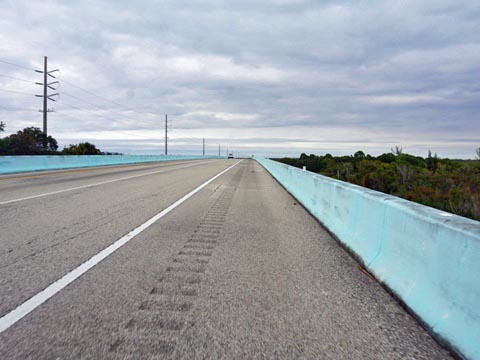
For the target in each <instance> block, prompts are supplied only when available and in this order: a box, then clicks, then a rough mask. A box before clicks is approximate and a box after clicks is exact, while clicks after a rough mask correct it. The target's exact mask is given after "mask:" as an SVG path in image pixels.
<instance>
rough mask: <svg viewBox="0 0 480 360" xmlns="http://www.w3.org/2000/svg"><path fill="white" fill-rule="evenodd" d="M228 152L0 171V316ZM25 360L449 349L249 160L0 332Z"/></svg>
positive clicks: (0, 349) (378, 354)
mask: <svg viewBox="0 0 480 360" xmlns="http://www.w3.org/2000/svg"><path fill="white" fill-rule="evenodd" d="M235 161H236V160H228V161H227V160H215V161H205V162H202V164H200V163H199V162H175V163H171V164H150V165H141V166H126V167H111V168H102V169H90V170H83V171H78V172H76V171H73V172H59V173H50V174H45V175H40V176H38V175H37V174H34V175H33V176H31V175H30V176H16V177H12V176H10V177H9V178H0V208H1V213H2V220H1V233H0V250H1V251H0V261H1V266H0V279H1V280H0V300H1V301H0V316H3V315H5V314H8V313H9V312H11V311H12V310H13V309H15V308H16V307H17V306H19V305H20V304H21V303H23V302H25V301H26V300H27V299H29V298H31V297H32V296H35V294H37V293H38V292H39V291H41V290H42V289H44V288H45V287H47V286H48V285H50V284H51V283H52V282H54V281H55V280H56V279H58V278H60V277H62V276H63V275H64V274H66V273H68V272H70V271H71V270H73V269H75V268H76V267H77V266H78V265H80V264H81V263H82V262H84V261H86V260H88V259H89V258H90V257H92V256H93V255H95V254H96V253H98V252H99V251H101V250H102V249H104V248H105V247H107V246H108V245H110V244H111V243H113V242H115V241H116V240H118V239H119V238H121V237H122V236H124V235H125V234H126V233H128V232H129V231H130V230H132V229H133V228H135V227H137V226H138V225H140V224H142V223H144V222H145V221H146V220H147V219H149V218H151V217H152V216H154V215H155V214H157V213H158V212H160V211H161V210H162V209H165V208H166V207H168V206H169V205H170V204H172V203H173V202H174V201H176V200H178V199H179V198H181V197H182V196H183V195H185V194H186V193H188V192H190V191H191V190H193V189H195V188H196V187H197V186H199V185H200V184H202V183H204V182H205V181H207V180H208V179H210V178H212V177H213V176H214V175H216V174H218V173H219V172H220V171H222V170H224V169H226V168H228V167H229V166H231V165H232V164H234V163H235ZM136 175H142V176H136ZM119 179H121V180H119ZM87 185H88V187H86V186H87ZM59 191H61V192H59ZM45 194H47V195H45ZM39 195H41V196H39ZM26 197H30V198H29V199H24V200H22V199H23V198H26ZM17 200H18V201H17ZM7 201H8V202H7ZM28 357H30V358H37V359H38V358H57V357H59V358H79V357H84V358H107V359H108V358H112V359H113V358H142V359H143V358H228V359H231V358H265V357H266V358H323V359H328V358H331V359H342V358H343V359H352V358H369V359H385V358H389V359H405V358H415V359H432V358H436V359H438V358H449V357H450V355H449V354H448V353H447V352H446V351H445V350H444V349H442V348H441V347H440V346H439V345H438V344H437V343H436V342H435V341H434V340H433V339H432V338H431V337H430V335H429V334H428V333H427V332H426V331H424V330H423V328H422V327H421V326H420V325H419V324H418V323H417V322H416V321H415V320H414V319H413V318H412V317H411V316H410V315H408V314H407V313H406V312H405V311H404V310H403V309H402V308H401V307H400V306H399V305H398V304H397V302H396V301H395V299H393V298H392V297H391V296H390V295H389V294H388V293H387V292H385V291H384V289H383V288H382V287H381V286H380V285H379V284H378V283H377V282H375V281H374V280H372V279H371V278H370V277H369V276H367V275H366V274H365V273H363V272H362V271H360V269H359V267H358V265H357V263H356V262H355V261H354V260H353V259H352V258H351V257H350V256H349V255H348V254H347V253H346V252H345V251H344V250H343V249H342V248H341V247H340V246H339V245H338V244H337V243H336V242H335V240H333V239H332V238H331V237H330V236H329V234H328V233H327V232H326V231H325V230H324V229H323V228H322V227H321V226H320V225H319V224H318V223H317V222H316V221H315V220H314V219H313V218H312V217H311V216H310V215H309V214H308V213H307V212H306V211H305V209H303V208H302V207H301V206H299V205H298V204H296V203H295V200H294V199H293V198H292V197H291V196H290V195H289V194H288V193H287V192H286V191H285V190H284V189H283V188H282V187H281V186H280V185H278V184H277V183H276V182H275V180H273V178H272V177H271V176H270V175H269V174H268V173H267V172H266V171H265V170H264V169H263V168H262V167H261V166H260V165H258V164H257V163H256V162H254V161H250V160H244V161H242V162H241V163H239V164H238V165H237V166H235V167H234V168H232V169H231V170H229V171H228V172H226V173H225V174H223V175H222V176H220V177H219V178H217V179H216V180H214V181H213V182H211V183H209V184H208V185H207V186H206V187H204V188H203V189H201V190H200V191H199V192H197V193H196V194H195V195H193V196H192V197H191V198H189V199H188V200H186V201H185V202H183V203H182V204H180V205H179V206H178V207H177V208H175V209H174V210H172V211H171V212H170V213H168V214H167V215H165V216H164V217H162V218H161V219H160V220H158V221H157V222H155V223H154V224H153V225H151V226H150V227H148V228H147V229H145V230H144V231H143V232H141V233H140V234H138V235H137V236H136V237H135V238H133V239H132V240H131V241H129V242H128V243H126V244H125V245H124V246H123V247H121V248H120V249H118V250H117V251H116V252H114V253H113V254H111V255H110V256H108V257H107V258H106V259H105V260H103V261H102V262H100V263H99V264H98V265H96V266H94V267H93V268H92V269H91V270H89V271H88V272H86V273H85V274H84V275H82V276H81V277H79V278H78V279H77V280H75V281H74V282H72V283H71V284H70V285H68V286H67V287H65V288H64V289H63V290H60V291H59V292H58V293H56V294H55V295H54V296H52V297H51V298H50V299H49V300H47V301H46V302H45V303H43V304H41V305H40V306H38V307H37V308H35V309H34V310H33V311H32V312H31V313H30V314H28V315H27V316H25V317H24V318H22V319H20V320H19V321H18V322H16V323H15V324H14V325H13V326H11V327H10V328H8V329H7V330H5V331H4V332H3V333H1V334H0V358H2V359H7V358H8V359H15V358H19V359H20V358H28Z"/></svg>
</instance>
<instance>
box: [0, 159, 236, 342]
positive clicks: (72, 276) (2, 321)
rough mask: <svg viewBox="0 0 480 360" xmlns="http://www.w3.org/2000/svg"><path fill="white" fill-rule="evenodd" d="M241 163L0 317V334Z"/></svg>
mask: <svg viewBox="0 0 480 360" xmlns="http://www.w3.org/2000/svg"><path fill="white" fill-rule="evenodd" d="M241 161H242V160H240V161H238V162H236V163H235V164H233V165H232V166H230V167H229V168H227V169H225V170H223V171H222V172H220V173H219V174H217V175H215V176H214V177H212V178H211V179H210V180H207V181H206V182H204V183H203V184H202V185H200V186H199V187H197V188H196V189H195V190H193V191H191V192H189V193H188V194H187V195H185V196H184V197H182V198H181V199H179V200H177V201H175V202H174V203H173V204H172V205H170V206H169V207H167V208H166V209H164V210H162V211H161V212H159V213H158V214H157V215H155V216H154V217H152V218H150V219H149V220H147V221H146V222H145V223H143V224H142V225H140V226H139V227H137V228H136V229H134V230H132V231H130V232H129V233H128V234H127V235H125V236H124V237H122V238H121V239H119V240H117V241H115V242H114V243H113V244H111V245H110V246H108V247H107V248H105V249H103V250H102V251H100V252H99V253H98V254H97V255H94V256H93V257H91V258H90V259H89V260H87V261H85V262H84V263H83V264H81V265H80V266H79V267H77V268H76V269H74V270H72V271H71V272H69V273H68V274H66V275H64V276H63V277H62V278H61V279H59V280H57V281H55V282H54V283H53V284H51V285H49V286H48V287H47V288H45V289H44V290H42V291H41V292H39V293H38V294H36V295H34V296H33V297H31V298H30V299H28V300H27V301H25V302H24V303H23V304H21V305H20V306H18V307H17V308H16V309H14V310H12V311H11V312H9V313H8V314H6V315H4V316H3V317H1V318H0V334H1V333H2V332H4V331H5V330H7V329H8V328H9V327H10V326H12V325H13V324H15V323H16V322H17V321H19V320H20V319H22V318H23V317H24V316H25V315H27V314H29V313H30V312H32V311H33V310H35V309H36V308H37V307H38V306H40V305H41V304H43V303H44V302H45V301H47V300H48V299H50V298H51V297H52V296H53V295H55V294H56V293H58V292H59V291H60V290H62V289H63V288H64V287H66V286H67V285H68V284H70V283H71V282H73V281H74V280H76V279H78V278H79V277H80V276H82V275H83V274H85V273H86V272H87V271H88V270H90V269H91V268H92V267H94V266H95V265H97V264H98V263H99V262H100V261H102V260H103V259H105V258H106V257H107V256H109V255H110V254H113V253H114V252H115V251H116V250H118V249H119V248H120V247H122V246H123V245H125V244H126V243H127V242H129V241H130V240H132V239H133V238H134V237H135V236H137V235H138V234H140V233H141V232H142V231H143V230H145V229H147V228H148V227H149V226H151V225H152V224H153V223H155V222H156V221H157V220H159V219H161V218H162V217H164V216H165V215H167V214H168V213H169V212H170V211H172V210H173V209H175V208H176V207H177V206H178V205H180V204H181V203H183V202H184V201H186V200H188V199H189V198H191V197H192V196H193V195H195V194H196V193H197V192H199V191H200V190H201V189H203V188H204V187H205V186H207V185H208V184H210V183H211V182H212V181H214V180H215V179H217V178H218V177H219V176H222V175H223V174H225V173H226V172H227V171H229V170H230V169H231V168H233V167H234V166H236V165H238V164H239V163H240V162H241Z"/></svg>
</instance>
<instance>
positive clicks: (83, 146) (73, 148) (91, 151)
mask: <svg viewBox="0 0 480 360" xmlns="http://www.w3.org/2000/svg"><path fill="white" fill-rule="evenodd" d="M62 153H63V154H66V155H100V154H101V151H100V150H99V149H97V148H96V146H95V145H93V144H91V143H89V142H84V143H79V144H70V145H69V146H68V147H65V148H64V149H63V151H62Z"/></svg>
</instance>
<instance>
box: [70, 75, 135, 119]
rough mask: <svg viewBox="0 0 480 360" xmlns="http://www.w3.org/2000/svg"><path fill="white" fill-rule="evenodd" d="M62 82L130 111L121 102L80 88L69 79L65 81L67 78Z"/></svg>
mask: <svg viewBox="0 0 480 360" xmlns="http://www.w3.org/2000/svg"><path fill="white" fill-rule="evenodd" d="M62 82H64V83H65V84H68V85H70V86H73V87H75V88H77V89H79V90H82V91H85V92H86V93H88V94H90V95H93V96H96V97H98V98H99V99H102V100H104V101H108V102H109V103H112V104H114V105H117V106H120V107H121V108H124V109H126V110H129V111H131V110H130V109H128V108H126V107H124V106H123V105H122V104H119V103H117V102H115V101H113V100H109V99H107V98H105V97H103V96H100V95H97V94H95V93H94V92H92V91H90V90H86V89H83V88H81V87H80V86H78V85H75V84H72V83H71V82H69V81H67V80H64V79H62Z"/></svg>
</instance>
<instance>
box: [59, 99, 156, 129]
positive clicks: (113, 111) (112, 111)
mask: <svg viewBox="0 0 480 360" xmlns="http://www.w3.org/2000/svg"><path fill="white" fill-rule="evenodd" d="M62 95H66V96H67V97H70V98H72V99H76V100H77V101H80V102H83V103H85V104H88V105H90V106H94V107H96V108H97V109H100V110H104V111H108V112H110V113H114V114H115V113H116V114H118V115H119V116H120V117H121V118H126V119H130V120H133V121H135V122H141V123H144V124H148V125H150V126H151V125H152V123H151V122H148V121H145V120H140V119H138V118H134V117H131V116H128V115H124V114H122V113H120V112H119V111H116V110H112V109H108V108H105V107H102V106H99V105H97V104H94V103H92V102H90V101H87V100H84V99H82V98H79V97H78V96H75V95H72V94H70V93H67V92H65V91H62ZM77 109H79V108H77ZM79 110H81V109H79ZM86 111H89V110H88V109H86Z"/></svg>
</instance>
